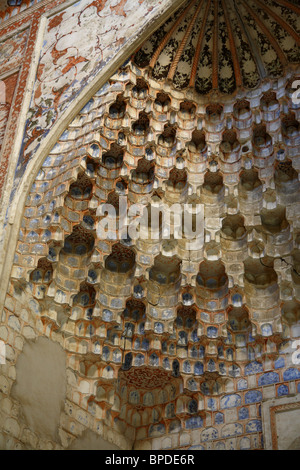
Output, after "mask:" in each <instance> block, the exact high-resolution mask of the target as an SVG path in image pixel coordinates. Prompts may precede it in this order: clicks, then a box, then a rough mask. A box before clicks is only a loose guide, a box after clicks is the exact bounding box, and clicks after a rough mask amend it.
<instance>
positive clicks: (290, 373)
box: [283, 367, 300, 380]
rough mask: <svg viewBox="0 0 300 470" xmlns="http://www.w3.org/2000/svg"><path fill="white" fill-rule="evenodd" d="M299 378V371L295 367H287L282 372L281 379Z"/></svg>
mask: <svg viewBox="0 0 300 470" xmlns="http://www.w3.org/2000/svg"><path fill="white" fill-rule="evenodd" d="M295 379H300V372H299V370H298V369H296V368H295V367H291V368H290V369H287V370H285V371H284V373H283V380H295Z"/></svg>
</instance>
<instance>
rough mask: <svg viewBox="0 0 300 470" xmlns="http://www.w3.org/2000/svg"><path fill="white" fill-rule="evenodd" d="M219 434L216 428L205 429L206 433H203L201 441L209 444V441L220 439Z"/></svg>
mask: <svg viewBox="0 0 300 470" xmlns="http://www.w3.org/2000/svg"><path fill="white" fill-rule="evenodd" d="M218 437H219V433H218V431H217V429H216V428H213V427H210V428H206V429H204V431H203V432H202V433H201V441H202V442H207V441H213V440H215V439H218Z"/></svg>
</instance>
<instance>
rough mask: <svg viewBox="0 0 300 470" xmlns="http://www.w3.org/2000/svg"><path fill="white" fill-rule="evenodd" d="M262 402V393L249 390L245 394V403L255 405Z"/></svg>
mask: <svg viewBox="0 0 300 470" xmlns="http://www.w3.org/2000/svg"><path fill="white" fill-rule="evenodd" d="M259 401H262V393H261V392H260V391H259V390H250V391H249V392H247V393H246V394H245V403H246V404H249V403H257V402H259Z"/></svg>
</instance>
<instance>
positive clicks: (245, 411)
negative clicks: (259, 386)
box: [239, 407, 249, 419]
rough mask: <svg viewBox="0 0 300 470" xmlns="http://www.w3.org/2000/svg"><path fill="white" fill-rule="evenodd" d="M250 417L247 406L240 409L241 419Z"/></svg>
mask: <svg viewBox="0 0 300 470" xmlns="http://www.w3.org/2000/svg"><path fill="white" fill-rule="evenodd" d="M248 418H249V410H248V408H246V407H243V408H241V409H240V410H239V419H248Z"/></svg>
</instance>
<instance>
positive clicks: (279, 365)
mask: <svg viewBox="0 0 300 470" xmlns="http://www.w3.org/2000/svg"><path fill="white" fill-rule="evenodd" d="M284 366H285V362H284V358H283V357H279V358H278V359H277V360H276V361H275V364H274V367H275V369H281V368H282V367H284Z"/></svg>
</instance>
